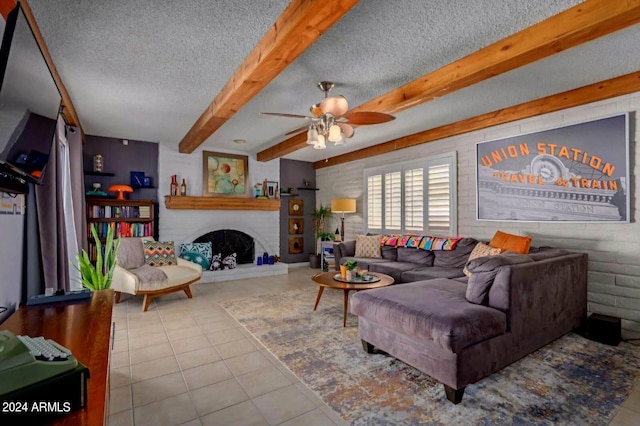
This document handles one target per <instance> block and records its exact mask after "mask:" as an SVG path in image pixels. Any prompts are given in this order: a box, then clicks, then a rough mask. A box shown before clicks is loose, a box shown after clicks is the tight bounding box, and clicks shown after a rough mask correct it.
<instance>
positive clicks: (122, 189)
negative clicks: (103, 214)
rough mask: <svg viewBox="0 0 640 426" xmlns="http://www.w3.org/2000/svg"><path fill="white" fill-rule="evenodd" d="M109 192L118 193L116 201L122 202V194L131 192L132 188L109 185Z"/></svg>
mask: <svg viewBox="0 0 640 426" xmlns="http://www.w3.org/2000/svg"><path fill="white" fill-rule="evenodd" d="M109 192H117V193H118V198H117V199H118V200H124V193H125V192H133V188H131V187H130V186H129V185H111V186H110V187H109Z"/></svg>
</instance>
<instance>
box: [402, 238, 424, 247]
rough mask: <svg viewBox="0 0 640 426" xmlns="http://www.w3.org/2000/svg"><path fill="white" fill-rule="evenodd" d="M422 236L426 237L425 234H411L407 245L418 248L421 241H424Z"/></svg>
mask: <svg viewBox="0 0 640 426" xmlns="http://www.w3.org/2000/svg"><path fill="white" fill-rule="evenodd" d="M422 238H424V235H412V236H410V237H409V240H408V241H407V244H406V246H405V247H413V248H418V247H419V246H420V241H422Z"/></svg>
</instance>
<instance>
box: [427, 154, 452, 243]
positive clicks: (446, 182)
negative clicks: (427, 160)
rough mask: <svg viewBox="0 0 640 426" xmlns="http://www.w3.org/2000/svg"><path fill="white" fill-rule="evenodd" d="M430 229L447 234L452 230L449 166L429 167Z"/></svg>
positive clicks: (428, 211) (428, 213)
mask: <svg viewBox="0 0 640 426" xmlns="http://www.w3.org/2000/svg"><path fill="white" fill-rule="evenodd" d="M427 186H428V187H429V203H428V210H427V217H428V221H429V229H430V230H431V231H434V232H446V231H448V230H450V229H451V170H450V167H449V164H438V165H436V166H430V167H429V175H428V177H427Z"/></svg>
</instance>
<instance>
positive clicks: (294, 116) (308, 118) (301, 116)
mask: <svg viewBox="0 0 640 426" xmlns="http://www.w3.org/2000/svg"><path fill="white" fill-rule="evenodd" d="M260 114H261V115H273V116H275V117H289V118H304V119H306V120H310V119H312V118H313V117H307V116H306V115H298V114H283V113H281V112H261V113H260Z"/></svg>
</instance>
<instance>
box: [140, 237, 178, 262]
mask: <svg viewBox="0 0 640 426" xmlns="http://www.w3.org/2000/svg"><path fill="white" fill-rule="evenodd" d="M142 245H143V246H144V263H146V264H147V265H150V266H169V265H177V264H178V260H177V259H176V250H175V247H174V244H173V241H150V240H144V241H143V242H142Z"/></svg>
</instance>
